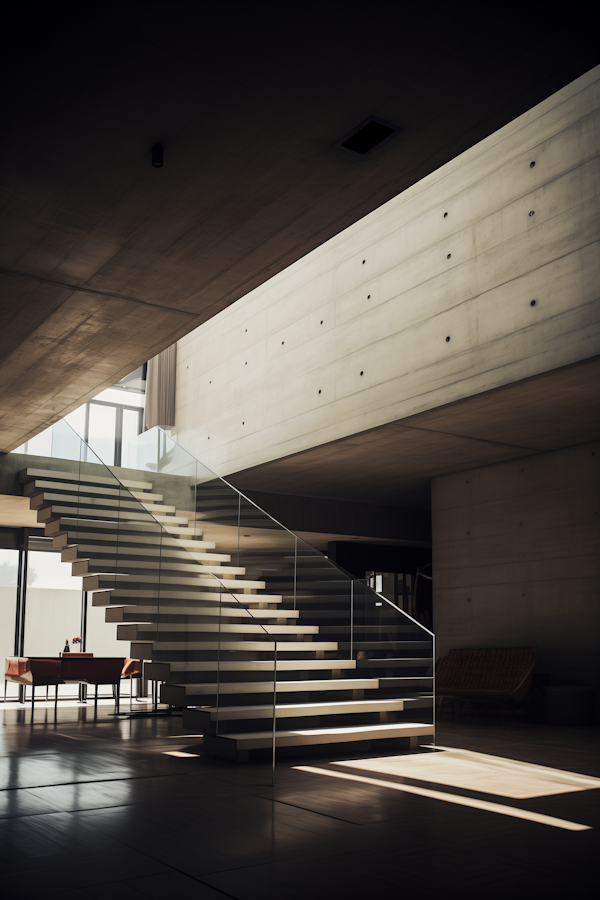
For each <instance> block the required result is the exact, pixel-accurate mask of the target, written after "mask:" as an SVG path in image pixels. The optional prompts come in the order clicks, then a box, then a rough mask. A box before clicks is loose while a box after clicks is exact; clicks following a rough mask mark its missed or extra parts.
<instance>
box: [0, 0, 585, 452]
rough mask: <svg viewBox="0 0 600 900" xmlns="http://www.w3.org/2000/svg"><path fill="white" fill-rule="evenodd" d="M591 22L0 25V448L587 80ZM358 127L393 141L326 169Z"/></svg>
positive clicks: (72, 17) (361, 17)
mask: <svg viewBox="0 0 600 900" xmlns="http://www.w3.org/2000/svg"><path fill="white" fill-rule="evenodd" d="M90 9H91V8H90ZM591 15H592V12H591V8H590V7H589V6H588V5H584V4H575V6H573V5H571V6H570V7H569V9H568V11H565V12H564V13H563V14H562V15H561V16H560V17H552V16H540V15H539V14H538V11H536V10H533V11H532V12H531V13H530V12H529V11H527V10H522V11H520V12H519V23H518V27H515V23H514V22H513V21H512V18H511V17H510V16H505V17H500V19H499V20H498V21H497V22H496V23H495V27H494V29H489V28H488V27H487V25H486V24H485V22H484V20H482V19H481V17H479V16H473V15H472V13H471V11H470V10H468V9H466V8H465V9H464V10H460V9H459V10H457V9H456V8H453V7H448V6H447V5H446V4H430V5H423V4H421V5H417V4H414V5H407V4H396V5H394V4H381V5H375V6H367V7H365V6H364V4H352V3H344V4H341V3H332V4H327V5H326V6H325V7H323V5H320V6H319V7H318V8H317V7H314V8H312V7H310V6H309V7H302V8H301V9H300V8H298V10H297V14H296V16H295V19H294V27H293V28H290V27H289V23H288V21H287V20H286V21H285V22H284V21H283V20H282V21H281V22H279V21H278V20H277V19H276V17H274V16H273V12H272V8H270V7H269V8H268V9H267V8H260V7H256V6H246V7H243V6H237V7H236V8H235V13H233V12H232V10H231V9H230V8H229V7H225V6H222V7H218V8H217V9H210V8H209V7H207V6H206V4H202V5H193V4H188V5H187V6H184V5H175V6H171V7H169V6H168V5H167V6H165V5H164V4H160V5H158V4H154V3H152V2H147V3H144V4H141V3H134V2H133V3H128V4H111V3H106V4H102V6H101V7H98V8H94V9H93V10H92V11H88V8H87V7H79V8H76V9H75V10H74V8H73V7H72V6H68V7H67V6H61V5H60V4H57V5H53V6H52V7H48V8H47V9H44V8H34V11H32V8H30V7H27V6H23V7H22V8H17V11H16V12H13V13H11V15H9V16H7V18H6V20H5V28H6V30H7V33H8V34H10V36H11V39H10V41H7V46H6V47H5V52H4V55H3V57H4V58H3V63H4V65H5V67H6V68H5V80H4V83H5V84H9V85H10V90H9V91H7V92H6V97H5V106H4V110H3V124H4V126H5V127H4V137H3V143H2V166H1V167H0V209H1V218H0V236H1V241H0V247H1V249H0V275H1V276H2V281H1V283H0V290H1V292H2V294H1V302H0V326H1V327H0V365H2V364H4V368H3V369H2V374H3V378H2V381H1V382H0V447H1V448H2V449H5V450H8V449H12V448H14V447H15V446H18V445H19V444H20V443H21V442H22V441H23V440H25V439H26V438H27V437H29V436H32V435H33V434H35V433H37V432H39V431H41V430H42V429H43V428H45V427H47V426H48V425H49V424H51V423H52V422H53V421H55V420H56V419H58V418H60V417H62V416H63V415H65V414H66V413H67V412H69V411H70V410H71V409H74V408H76V407H77V406H78V405H80V404H81V403H82V402H84V401H85V400H86V399H88V398H89V397H91V396H94V395H95V394H97V393H99V392H100V391H101V390H103V389H104V388H105V387H108V386H110V385H111V384H114V383H115V382H116V381H117V380H118V379H119V378H120V377H122V376H123V375H124V374H127V373H128V372H130V371H132V370H133V369H134V368H136V367H137V366H138V365H139V364H141V363H142V362H144V361H145V360H146V359H148V358H150V357H151V356H153V355H154V354H155V353H157V352H158V351H159V350H161V349H163V348H164V347H166V346H168V345H169V344H171V343H173V342H174V341H175V340H176V339H177V338H179V337H181V336H183V335H184V334H186V333H188V332H189V331H191V330H192V329H193V328H195V327H197V326H198V325H200V324H201V323H202V322H204V321H206V320H207V319H208V318H210V317H211V316H213V315H215V314H216V313H217V312H219V311H220V310H222V309H223V308H225V307H226V306H227V305H229V304H230V303H232V302H234V301H235V300H237V299H238V298H239V297H241V296H243V295H244V294H245V293H247V292H248V291H249V290H251V289H252V288H254V287H256V286H257V285H259V284H261V283H262V282H264V281H265V280H267V279H268V278H270V277H271V276H273V275H274V274H276V273H277V272H279V271H281V270H282V269H283V268H285V267H286V266H288V265H290V264H291V263H292V262H294V261H296V260H297V259H299V258H301V257H302V256H304V255H305V254H306V253H307V252H309V251H310V250H312V249H314V248H315V247H317V246H319V245H320V244H322V243H323V242H324V241H326V240H327V239H328V238H330V237H332V236H333V235H335V234H337V233H338V232H339V231H341V230H342V229H344V228H346V227H347V226H348V225H350V224H352V223H353V222H356V221H357V220H358V219H360V218H361V217H363V216H364V215H365V214H367V213H368V212H370V211H372V210H373V209H375V208H377V207H378V206H380V205H381V204H382V203H383V202H385V201H386V200H389V199H390V198H391V197H393V196H395V195H397V194H398V193H399V192H401V191H403V190H405V189H406V188H407V187H409V186H410V185H411V184H413V183H415V182H416V181H419V180H420V179H421V178H423V177H424V176H425V175H427V174H428V173H429V172H431V171H433V170H435V169H436V168H438V167H439V166H441V165H443V164H444V163H445V162H447V161H449V160H450V159H452V158H454V157H455V156H456V155H457V154H459V153H461V152H462V151H464V150H466V149H467V148H468V147H470V146H472V145H473V144H474V143H476V142H478V141H480V140H481V139H483V138H484V137H486V136H487V135H488V134H491V133H492V132H494V131H495V130H497V129H498V128H499V127H501V126H502V125H504V124H506V123H507V122H509V121H511V120H512V119H514V118H515V117H516V116H518V115H520V114H521V113H523V112H524V111H526V110H527V109H530V108H531V107H532V106H534V105H535V104H536V103H539V102H540V101H541V100H543V99H544V98H545V97H547V96H549V95H550V94H552V93H553V92H555V91H556V90H558V89H560V88H561V87H563V86H564V85H565V84H568V83H569V82H570V81H572V80H573V79H574V78H576V77H578V76H579V75H581V74H583V73H584V72H585V71H587V70H588V69H590V68H592V67H593V66H594V65H595V64H597V63H598V61H600V49H599V47H598V42H597V41H596V39H595V37H594V34H595V31H594V28H593V27H591V26H592V21H591V18H589V20H588V18H586V17H591ZM369 115H377V116H379V117H381V118H383V119H385V120H387V121H391V122H393V123H395V124H397V125H399V126H401V127H402V128H403V131H402V133H401V134H400V135H399V136H398V137H397V138H395V139H394V140H393V141H390V142H389V144H387V145H386V146H385V147H382V148H381V150H380V151H378V152H377V151H376V152H375V153H373V154H372V156H371V157H370V158H369V159H364V160H363V159H360V158H358V157H354V156H352V155H350V154H347V153H344V152H343V151H341V150H339V149H338V148H337V147H336V146H335V144H336V142H337V141H339V139H340V138H341V137H343V136H344V135H345V134H347V133H348V132H349V131H350V130H351V129H352V128H354V127H355V126H356V125H357V124H359V123H360V122H362V121H363V120H364V119H365V118H367V117H368V116H369ZM157 141H158V142H161V143H163V144H164V148H165V150H164V167H163V168H161V169H154V168H152V166H151V164H150V148H151V146H152V145H153V144H154V143H155V142H157ZM6 376H7V377H6ZM21 413H22V415H21Z"/></svg>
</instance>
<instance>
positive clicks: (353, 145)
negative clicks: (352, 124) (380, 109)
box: [335, 116, 402, 159]
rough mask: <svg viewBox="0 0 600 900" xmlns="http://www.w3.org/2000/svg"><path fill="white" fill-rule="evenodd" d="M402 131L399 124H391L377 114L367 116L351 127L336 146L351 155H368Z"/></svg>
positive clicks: (364, 156)
mask: <svg viewBox="0 0 600 900" xmlns="http://www.w3.org/2000/svg"><path fill="white" fill-rule="evenodd" d="M401 131H402V128H400V126H399V125H392V123H391V122H386V121H385V120H384V119H378V118H377V116H369V118H368V119H365V121H364V122H361V123H360V125H357V126H356V128H353V129H352V131H350V132H349V133H348V134H347V135H346V136H345V137H343V138H342V139H341V140H340V141H338V142H337V143H336V145H335V146H336V147H339V148H340V150H345V151H346V152H347V153H352V155H353V156H362V157H363V159H364V158H366V157H367V156H369V154H371V153H372V152H373V150H376V149H377V148H378V147H383V145H384V144H387V142H388V141H391V140H392V138H395V137H396V135H397V134H399V133H400V132H401Z"/></svg>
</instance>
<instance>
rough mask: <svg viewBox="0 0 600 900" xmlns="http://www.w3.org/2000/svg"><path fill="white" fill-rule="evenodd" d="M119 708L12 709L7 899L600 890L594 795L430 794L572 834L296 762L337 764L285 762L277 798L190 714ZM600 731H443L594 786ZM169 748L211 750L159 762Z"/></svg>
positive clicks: (553, 894) (447, 727)
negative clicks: (132, 716) (194, 725)
mask: <svg viewBox="0 0 600 900" xmlns="http://www.w3.org/2000/svg"><path fill="white" fill-rule="evenodd" d="M111 711H112V707H111V706H109V705H106V706H101V707H100V708H99V712H98V717H97V719H94V717H93V710H92V709H91V708H88V709H87V710H86V711H85V712H83V711H82V709H81V708H77V707H76V706H74V705H73V706H66V705H61V706H60V707H59V710H58V717H57V720H56V721H55V719H54V710H53V708H52V707H49V708H45V707H44V705H43V704H40V706H39V708H38V707H37V705H36V712H35V718H34V722H33V724H31V723H30V714H29V708H28V709H27V711H26V712H24V711H23V710H17V709H15V708H14V706H13V705H12V704H11V705H7V706H6V707H4V708H2V704H0V716H2V717H3V727H2V729H1V743H0V787H1V788H2V790H1V791H0V895H1V896H2V897H3V900H13V898H48V900H50V898H51V900H84V898H85V900H89V898H97V900H104V898H107V900H121V898H123V900H125V898H144V897H145V898H148V897H150V898H171V897H173V898H178V900H187V898H199V900H202V898H223V897H232V898H236V900H259V898H260V900H275V898H285V900H306V898H316V900H321V898H323V900H325V898H333V900H336V898H344V900H354V898H356V900H359V898H360V900H368V898H372V897H381V898H386V897H390V898H394V900H395V898H398V897H401V896H402V895H403V894H404V893H406V892H410V893H411V895H413V896H418V897H419V898H429V897H431V898H433V897H438V896H444V897H450V898H454V897H460V898H466V900H471V898H473V900H475V898H477V900H480V898H492V900H493V898H500V897H502V898H510V900H520V898H527V900H532V898H533V900H536V898H558V897H560V898H563V897H568V896H570V895H571V894H572V893H573V892H574V891H581V890H582V889H586V890H588V891H589V890H590V889H591V888H592V887H593V884H594V883H595V881H596V880H597V875H596V872H597V869H598V858H599V857H600V839H599V836H600V830H599V829H600V802H599V799H600V796H599V795H600V791H598V790H597V789H592V790H581V791H571V792H568V793H561V794H554V795H549V796H540V797H536V798H532V799H527V800H514V799H507V797H506V796H503V797H498V796H494V795H491V794H480V793H479V794H478V793H477V792H476V791H469V790H466V789H460V788H453V787H448V785H440V784H434V783H429V784H427V785H426V787H428V788H430V789H434V790H439V791H443V792H445V793H450V794H455V795H459V796H464V797H470V798H471V799H474V800H477V799H478V798H483V799H487V800H491V801H494V802H497V803H501V804H503V805H504V806H505V807H506V806H509V807H510V806H512V807H516V808H518V809H522V810H530V811H533V812H538V813H543V814H545V815H549V816H554V817H557V818H559V819H563V820H568V821H571V822H577V823H580V824H585V825H588V826H592V829H591V830H585V831H567V830H563V829H562V828H556V827H552V826H549V825H545V824H539V823H538V822H532V821H526V820H523V819H518V818H513V817H512V815H510V810H509V814H508V815H504V814H497V813H493V812H489V811H486V810H482V809H477V808H469V807H464V806H459V805H455V804H454V803H451V802H444V801H443V800H440V799H433V798H431V797H427V796H418V795H413V794H407V793H403V792H400V791H397V790H390V789H388V788H386V787H381V786H377V785H372V784H367V783H359V782H352V781H344V780H340V779H335V778H331V777H329V776H328V775H327V774H326V773H325V774H324V773H308V772H304V771H299V770H297V769H295V768H294V766H295V765H298V764H307V765H310V766H312V767H315V768H321V769H325V770H327V769H328V768H329V769H330V770H334V767H333V766H330V765H329V763H330V762H331V761H333V760H336V759H339V757H338V756H336V754H335V753H332V754H330V755H329V756H326V757H324V758H322V759H315V758H314V757H313V758H311V759H309V760H292V759H286V760H282V761H280V762H279V763H278V766H277V771H276V782H275V788H272V786H271V772H270V767H269V766H268V765H267V764H262V763H260V764H257V763H251V764H249V765H238V766H236V765H233V764H230V763H224V762H216V761H211V760H209V759H204V758H203V757H202V755H201V754H202V744H201V740H199V739H198V738H193V737H186V736H183V735H182V734H181V719H180V718H178V717H173V718H158V719H157V718H145V719H136V720H133V721H132V720H129V719H116V718H115V717H113V716H112V715H110V713H111ZM599 735H600V732H599V731H598V729H596V728H585V727H570V728H569V727H550V726H544V725H531V724H530V725H526V724H522V723H508V724H507V728H506V730H503V729H502V727H501V726H500V724H499V723H491V724H484V723H481V724H479V723H475V722H471V723H469V722H468V721H467V722H464V723H463V724H461V725H459V724H455V725H453V724H451V723H449V722H442V723H441V724H440V725H439V727H438V733H437V742H438V744H440V745H443V746H447V747H456V748H464V749H466V750H471V751H477V752H480V753H486V754H492V755H495V756H498V757H508V758H510V759H513V760H520V761H523V762H526V763H533V764H536V765H543V766H550V767H553V768H557V769H563V770H567V771H571V772H578V773H580V774H585V775H590V776H600V754H599V753H598V750H599V740H598V738H599ZM172 750H184V751H186V752H189V753H197V754H200V755H199V756H191V757H185V758H177V757H173V756H168V755H165V753H166V752H167V751H172ZM362 755H363V756H364V754H362ZM368 755H369V756H376V755H377V753H376V751H375V750H373V751H371V752H370V753H369V754H368ZM338 771H339V767H338ZM354 771H356V770H354ZM366 774H372V773H366ZM380 777H382V778H383V777H384V776H380ZM400 781H401V780H400ZM396 782H397V783H398V779H397V780H396ZM405 783H406V784H410V783H411V780H410V779H405ZM412 783H413V784H415V785H418V784H420V785H421V786H422V785H423V782H412ZM591 879H593V881H592V880H591Z"/></svg>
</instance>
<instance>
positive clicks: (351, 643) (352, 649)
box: [350, 579, 354, 659]
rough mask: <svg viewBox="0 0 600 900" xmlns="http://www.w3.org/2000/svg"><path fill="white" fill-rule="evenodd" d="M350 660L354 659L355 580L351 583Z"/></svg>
mask: <svg viewBox="0 0 600 900" xmlns="http://www.w3.org/2000/svg"><path fill="white" fill-rule="evenodd" d="M350 659H354V579H352V580H351V581H350Z"/></svg>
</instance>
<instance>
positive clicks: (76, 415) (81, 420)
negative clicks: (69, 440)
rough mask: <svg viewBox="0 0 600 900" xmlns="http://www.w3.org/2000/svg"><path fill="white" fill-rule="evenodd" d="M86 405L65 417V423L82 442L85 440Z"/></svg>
mask: <svg viewBox="0 0 600 900" xmlns="http://www.w3.org/2000/svg"><path fill="white" fill-rule="evenodd" d="M86 405H87V404H85V403H84V405H83V406H80V407H79V409H74V410H73V412H71V413H69V415H68V416H65V422H68V423H69V425H70V426H71V428H72V429H73V431H75V432H77V434H78V435H79V437H80V438H82V440H85V412H86Z"/></svg>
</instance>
